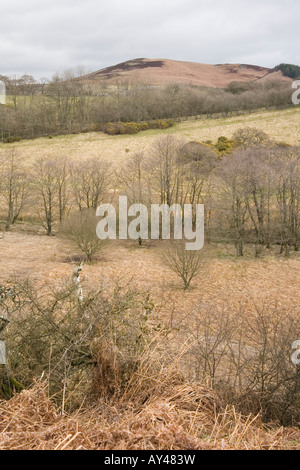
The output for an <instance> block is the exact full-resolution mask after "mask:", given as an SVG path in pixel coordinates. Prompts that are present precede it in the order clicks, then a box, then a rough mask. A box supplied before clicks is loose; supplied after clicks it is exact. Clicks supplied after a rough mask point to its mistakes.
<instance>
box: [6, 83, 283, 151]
mask: <svg viewBox="0 0 300 470" xmlns="http://www.w3.org/2000/svg"><path fill="white" fill-rule="evenodd" d="M0 78H1V79H2V80H4V81H5V82H6V87H7V95H8V98H7V105H6V106H1V105H0V140H2V141H3V142H13V141H14V140H18V139H20V138H34V137H39V136H52V135H58V134H66V133H77V132H87V131H95V130H99V129H101V128H102V127H103V126H107V125H108V123H120V122H121V123H130V122H134V123H137V124H139V123H141V122H148V123H149V122H153V121H155V120H164V121H166V120H168V119H176V118H180V117H185V116H195V115H201V114H203V115H212V114H215V113H223V114H224V116H226V115H227V114H228V113H230V112H235V111H239V110H241V111H243V110H245V111H246V110H254V109H257V108H261V107H265V108H269V107H283V106H291V89H290V84H287V83H284V82H282V81H274V80H270V81H257V82H252V83H239V82H233V83H231V84H230V85H229V86H228V87H227V88H226V89H221V88H207V87H197V86H188V85H179V84H176V83H170V84H168V85H167V86H165V87H153V86H147V85H141V84H138V83H128V82H122V83H119V84H118V85H115V86H108V85H107V84H106V83H105V82H101V83H100V84H95V83H89V82H86V81H84V80H83V79H79V78H77V77H76V76H74V75H72V74H65V75H63V76H61V77H59V76H56V77H54V78H53V79H52V80H51V81H50V82H49V83H47V82H46V81H41V82H36V81H35V80H34V78H33V77H31V76H27V75H26V76H23V77H22V78H21V79H10V78H8V77H1V76H0ZM137 124H135V125H137ZM114 125H116V124H114Z"/></svg>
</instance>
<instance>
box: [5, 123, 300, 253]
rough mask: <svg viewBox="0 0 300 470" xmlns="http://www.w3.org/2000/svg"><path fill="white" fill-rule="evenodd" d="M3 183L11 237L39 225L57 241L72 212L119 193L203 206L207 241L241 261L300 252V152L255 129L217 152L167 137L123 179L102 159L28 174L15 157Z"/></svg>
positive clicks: (9, 154) (130, 165) (13, 154)
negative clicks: (247, 251) (249, 254)
mask: <svg viewBox="0 0 300 470" xmlns="http://www.w3.org/2000/svg"><path fill="white" fill-rule="evenodd" d="M221 144H222V145H221ZM0 176H1V180H0V181H1V183H0V203H1V206H0V207H1V216H2V222H3V224H4V226H5V229H6V230H9V229H10V228H11V226H12V225H13V224H15V223H16V222H17V221H18V220H22V219H23V220H27V221H29V222H30V221H34V220H35V221H39V223H40V225H42V226H43V227H44V229H45V231H46V233H47V235H52V234H53V233H55V232H57V230H58V223H63V222H64V221H65V220H67V219H68V217H70V215H71V214H72V213H74V211H75V212H76V213H77V214H78V213H79V212H82V211H84V210H87V209H90V210H94V211H95V210H96V208H97V207H98V205H99V204H100V203H102V202H103V203H107V202H110V201H111V200H112V198H113V194H114V191H115V190H116V189H117V190H118V194H126V195H127V197H128V199H129V203H130V204H134V203H143V204H145V205H146V206H148V207H150V204H152V203H161V204H163V203H165V204H168V205H169V206H172V205H173V204H180V205H181V206H183V205H184V204H187V203H190V204H193V205H195V204H204V205H205V218H206V223H205V229H206V240H207V241H209V240H218V241H220V240H221V241H227V242H231V243H234V244H235V247H236V253H237V255H239V256H243V254H244V247H245V244H252V245H253V247H254V250H255V256H259V255H260V254H261V253H262V251H263V250H265V249H269V248H271V246H272V245H278V246H280V252H281V253H282V254H285V255H286V256H288V255H289V254H290V252H291V250H297V251H298V250H299V247H300V149H299V147H291V146H289V145H285V144H277V143H274V142H272V141H270V139H269V138H268V136H267V135H266V134H264V133H263V132H261V131H259V130H256V129H252V128H245V129H240V130H238V131H236V133H235V134H234V136H233V138H232V139H226V138H225V137H221V138H219V139H218V142H217V143H216V144H212V143H203V142H182V141H180V140H178V139H176V138H174V137H173V136H171V135H167V136H163V137H160V138H158V139H157V141H156V142H155V144H154V145H153V147H152V148H151V149H149V151H147V152H145V153H138V154H134V155H133V156H132V157H130V158H128V160H127V162H126V163H125V164H123V165H122V167H120V168H119V170H117V171H113V170H111V169H109V166H108V164H107V162H105V161H104V160H103V159H102V158H100V157H94V158H90V159H81V160H72V159H68V158H66V157H64V156H61V155H57V156H56V157H54V156H49V157H45V158H40V159H38V160H36V161H35V162H34V165H33V166H32V167H31V169H29V168H28V162H25V161H24V159H23V158H22V157H21V156H20V155H19V154H18V153H17V151H16V150H14V149H10V150H7V151H3V152H2V154H1V161H0ZM75 219H76V217H75ZM77 219H78V217H77ZM78 220H79V219H78ZM89 220H90V219H89V218H87V219H86V223H85V225H87V224H88V223H89V222H88V221H89ZM94 221H95V217H94ZM93 223H94V222H93ZM73 227H74V230H75V225H73ZM71 228H72V227H71ZM71 232H72V230H71ZM94 232H95V230H94V229H92V230H91V231H90V232H89V235H88V236H90V233H93V234H94ZM69 235H70V233H69ZM71 235H72V233H71ZM69 238H70V237H69Z"/></svg>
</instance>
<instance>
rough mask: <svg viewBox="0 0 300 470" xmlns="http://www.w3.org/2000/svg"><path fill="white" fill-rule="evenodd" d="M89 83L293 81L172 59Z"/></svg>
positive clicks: (105, 73)
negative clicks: (105, 81)
mask: <svg viewBox="0 0 300 470" xmlns="http://www.w3.org/2000/svg"><path fill="white" fill-rule="evenodd" d="M82 78H83V79H86V80H88V81H98V80H107V81H108V82H109V83H110V84H112V85H113V84H116V83H118V82H119V83H120V82H122V81H126V80H127V81H132V80H134V81H136V82H140V83H145V84H150V85H153V86H160V85H165V84H167V83H170V82H178V83H186V84H191V85H198V86H211V87H222V88H223V87H226V86H227V85H228V84H229V83H231V82H233V81H239V82H251V81H255V80H261V79H263V80H266V79H268V80H269V79H280V80H284V81H291V80H290V79H289V78H287V77H284V76H283V74H282V72H280V71H275V70H274V69H269V68H265V67H259V66H257V65H247V64H219V65H209V64H201V63H197V62H181V61H176V60H168V59H144V58H142V59H133V60H129V61H126V62H122V63H120V64H117V65H114V66H111V67H107V68H104V69H101V70H98V71H96V72H93V73H91V74H89V75H86V76H84V77H82Z"/></svg>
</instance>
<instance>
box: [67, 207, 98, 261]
mask: <svg viewBox="0 0 300 470" xmlns="http://www.w3.org/2000/svg"><path fill="white" fill-rule="evenodd" d="M97 222H98V220H97V218H96V214H95V211H94V210H93V209H84V210H82V211H78V212H73V213H72V214H70V215H69V216H67V217H66V218H65V219H64V220H63V222H62V224H61V227H60V233H61V235H62V236H63V237H64V238H66V239H67V240H68V241H69V242H71V244H72V245H73V246H75V247H77V248H79V249H80V251H82V252H83V253H84V254H85V255H86V257H87V260H88V261H89V262H91V261H92V258H93V256H94V255H95V254H96V253H98V252H99V251H100V250H101V248H102V247H103V243H104V242H103V240H100V239H99V238H98V237H97V234H96V226H97Z"/></svg>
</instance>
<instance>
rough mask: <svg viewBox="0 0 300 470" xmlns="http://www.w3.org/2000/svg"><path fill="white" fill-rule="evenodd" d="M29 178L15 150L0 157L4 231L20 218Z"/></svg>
mask: <svg viewBox="0 0 300 470" xmlns="http://www.w3.org/2000/svg"><path fill="white" fill-rule="evenodd" d="M28 185H29V178H28V173H27V172H26V171H25V168H24V162H23V160H22V159H21V157H20V155H18V153H17V152H16V150H15V149H11V150H8V151H6V152H4V153H3V155H1V157H0V195H1V196H2V199H3V201H4V203H5V206H6V214H7V215H6V225H5V230H9V228H10V226H11V225H12V224H14V223H15V222H16V221H17V219H18V218H19V216H20V213H21V211H22V209H23V208H24V205H25V202H26V196H27V193H28Z"/></svg>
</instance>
